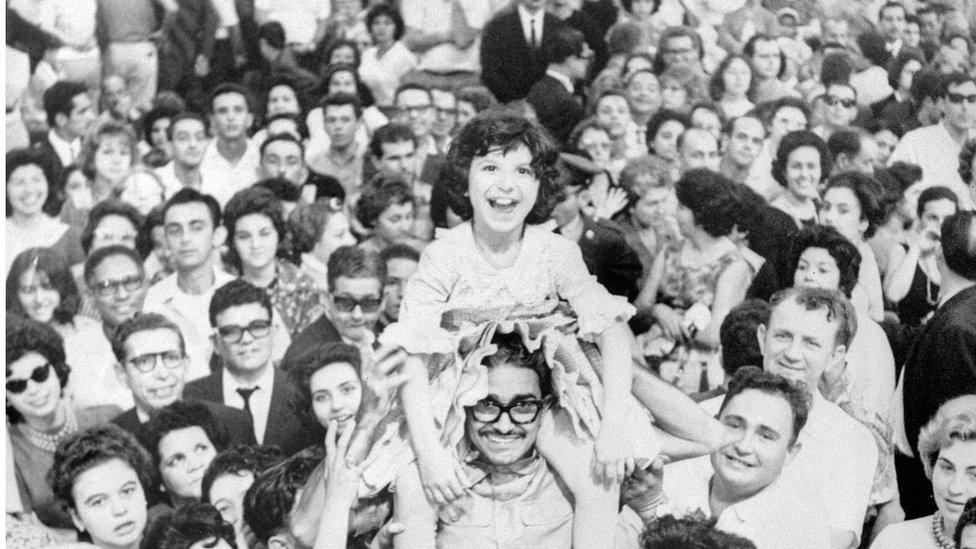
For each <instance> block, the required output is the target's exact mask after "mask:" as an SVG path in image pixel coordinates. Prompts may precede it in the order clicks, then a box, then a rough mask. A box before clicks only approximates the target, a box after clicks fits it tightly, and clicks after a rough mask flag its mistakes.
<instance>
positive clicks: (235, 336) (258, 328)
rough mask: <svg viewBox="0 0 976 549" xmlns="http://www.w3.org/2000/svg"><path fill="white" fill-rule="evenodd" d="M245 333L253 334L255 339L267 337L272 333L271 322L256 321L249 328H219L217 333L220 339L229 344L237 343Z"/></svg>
mask: <svg viewBox="0 0 976 549" xmlns="http://www.w3.org/2000/svg"><path fill="white" fill-rule="evenodd" d="M244 332H247V333H249V334H251V337H252V338H254V339H261V338H263V337H267V336H268V334H270V333H271V321H270V320H264V319H261V320H254V321H252V322H251V323H250V324H248V325H247V326H236V325H234V324H231V325H229V326H221V327H219V328H217V333H219V334H220V337H222V338H224V341H226V342H227V343H237V342H238V341H240V340H241V338H243V337H244Z"/></svg>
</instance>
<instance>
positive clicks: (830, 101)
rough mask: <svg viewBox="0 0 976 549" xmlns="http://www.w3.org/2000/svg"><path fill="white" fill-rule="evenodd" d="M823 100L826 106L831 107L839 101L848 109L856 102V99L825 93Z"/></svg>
mask: <svg viewBox="0 0 976 549" xmlns="http://www.w3.org/2000/svg"><path fill="white" fill-rule="evenodd" d="M823 100H824V103H826V104H827V106H828V107H833V106H835V105H837V103H840V104H841V106H843V107H844V108H845V109H849V108H851V107H853V106H854V105H856V104H857V101H855V100H854V99H841V98H840V97H837V96H836V95H825V96H824V98H823Z"/></svg>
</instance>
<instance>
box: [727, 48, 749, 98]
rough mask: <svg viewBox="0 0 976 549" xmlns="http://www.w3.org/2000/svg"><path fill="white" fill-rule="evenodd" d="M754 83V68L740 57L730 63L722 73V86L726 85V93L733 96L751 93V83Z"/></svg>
mask: <svg viewBox="0 0 976 549" xmlns="http://www.w3.org/2000/svg"><path fill="white" fill-rule="evenodd" d="M751 81H752V68H751V67H750V66H749V63H746V61H745V60H744V59H740V58H738V57H736V58H733V59H732V60H731V61H729V64H728V66H726V67H725V72H723V73H722V84H724V85H725V93H726V94H727V95H731V96H742V95H745V94H746V92H748V91H749V83H750V82H751Z"/></svg>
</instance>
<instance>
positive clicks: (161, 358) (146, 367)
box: [125, 351, 184, 374]
mask: <svg viewBox="0 0 976 549" xmlns="http://www.w3.org/2000/svg"><path fill="white" fill-rule="evenodd" d="M183 358H184V355H183V353H182V352H180V351H163V352H161V353H146V354H144V355H139V356H134V357H132V358H130V359H128V360H126V361H125V362H126V364H131V365H132V367H133V368H135V369H136V370H138V371H139V372H141V373H143V374H148V373H149V372H151V371H153V370H155V369H156V365H157V364H159V363H160V362H162V363H163V366H165V367H166V368H167V369H168V370H176V369H177V368H181V367H182V366H183Z"/></svg>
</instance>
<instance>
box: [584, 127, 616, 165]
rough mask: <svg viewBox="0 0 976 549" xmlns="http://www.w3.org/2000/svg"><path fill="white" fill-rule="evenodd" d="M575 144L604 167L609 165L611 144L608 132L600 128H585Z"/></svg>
mask: <svg viewBox="0 0 976 549" xmlns="http://www.w3.org/2000/svg"><path fill="white" fill-rule="evenodd" d="M577 146H578V147H579V149H580V150H581V151H586V153H587V154H589V155H590V159H591V160H593V162H594V163H595V164H596V165H597V166H599V167H601V168H604V169H606V168H607V166H609V165H610V150H611V148H612V147H613V144H612V143H611V141H610V134H608V133H607V132H606V130H603V129H602V128H587V129H585V130H583V133H581V134H580V137H579V142H578V143H577Z"/></svg>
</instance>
